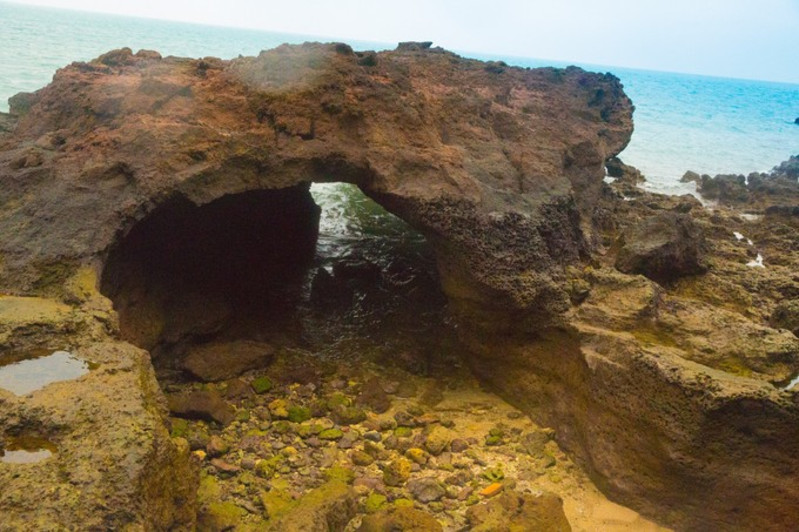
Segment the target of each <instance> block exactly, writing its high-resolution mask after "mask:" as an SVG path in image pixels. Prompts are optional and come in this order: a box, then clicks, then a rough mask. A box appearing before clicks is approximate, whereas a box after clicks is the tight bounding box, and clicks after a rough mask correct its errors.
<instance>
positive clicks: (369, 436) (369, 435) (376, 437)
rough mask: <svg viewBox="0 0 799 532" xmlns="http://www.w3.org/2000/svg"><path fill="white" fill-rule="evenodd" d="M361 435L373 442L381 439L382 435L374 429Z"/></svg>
mask: <svg viewBox="0 0 799 532" xmlns="http://www.w3.org/2000/svg"><path fill="white" fill-rule="evenodd" d="M363 437H364V439H367V440H369V441H373V442H379V441H381V440H382V439H383V436H382V435H381V434H380V433H379V432H377V431H374V430H372V431H369V432H367V433H366V434H364V435H363Z"/></svg>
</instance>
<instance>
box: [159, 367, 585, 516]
mask: <svg viewBox="0 0 799 532" xmlns="http://www.w3.org/2000/svg"><path fill="white" fill-rule="evenodd" d="M314 362H315V361H314V360H313V358H312V356H309V357H308V360H306V361H305V364H304V366H303V367H302V369H301V370H299V369H298V366H296V365H294V364H283V365H282V367H281V360H279V359H278V360H277V361H276V362H275V363H274V364H273V366H272V367H270V368H269V369H268V370H266V371H261V372H251V373H250V374H247V375H245V376H243V377H241V378H235V379H232V380H228V381H224V382H220V383H215V384H210V383H209V384H200V383H189V384H173V385H169V386H168V397H169V398H170V405H171V408H172V410H173V415H176V416H177V415H179V416H181V417H173V418H172V419H171V425H172V435H173V437H175V438H185V439H186V440H187V441H188V443H189V445H190V447H191V449H192V450H193V455H194V457H195V458H196V460H197V461H198V462H199V463H200V464H201V467H202V472H201V483H200V489H199V501H198V502H199V507H200V516H199V522H200V525H201V526H204V527H206V528H207V529H210V530H224V529H227V528H228V527H230V526H237V527H245V528H244V529H246V527H253V528H258V527H264V526H267V525H269V526H272V527H276V528H283V529H291V526H294V525H292V523H294V522H295V520H296V519H300V518H301V519H307V518H308V512H309V511H310V510H309V508H322V509H321V510H319V512H318V515H317V516H316V517H315V519H316V520H322V521H325V520H326V519H329V518H330V516H329V511H332V509H334V508H335V509H336V510H335V511H336V512H341V511H343V512H344V513H345V514H346V515H347V519H345V520H344V522H345V523H347V522H350V525H349V526H350V529H353V530H354V529H358V530H378V529H379V530H382V529H383V528H374V527H375V526H382V525H378V524H379V523H388V522H391V523H394V522H406V521H407V520H409V519H410V521H411V522H415V523H417V525H418V524H419V523H425V522H427V523H428V525H427V526H425V527H423V529H426V530H434V529H435V527H433V528H429V526H433V525H432V523H435V524H436V525H437V526H438V529H441V527H442V525H443V526H444V528H445V529H453V528H460V527H463V526H465V525H467V524H468V523H470V522H471V521H470V519H473V520H479V519H481V518H480V515H482V514H481V513H480V512H477V513H476V514H475V513H474V512H472V513H471V514H470V513H469V512H468V511H467V510H468V509H469V508H470V507H472V506H474V505H476V504H478V503H480V502H482V501H484V500H487V499H492V498H493V497H495V496H497V495H500V494H501V493H511V494H513V495H512V497H530V498H532V499H535V498H536V497H537V496H538V495H540V493H541V491H542V489H541V486H540V485H539V484H540V482H539V481H538V480H539V478H544V479H546V481H547V482H555V483H557V482H560V481H561V478H562V477H563V476H564V475H568V473H564V471H572V465H571V464H570V463H569V462H568V459H567V458H566V457H565V455H563V453H562V452H561V451H560V450H559V449H558V448H557V445H556V444H555V442H554V441H552V439H551V438H552V436H553V434H552V431H551V430H542V429H539V428H537V427H536V426H534V425H533V424H532V423H531V422H530V421H529V420H528V419H527V418H526V417H524V416H522V415H521V413H520V412H518V411H516V410H515V409H513V408H512V407H510V406H509V405H507V404H506V403H504V402H501V401H500V400H498V399H497V398H496V397H495V396H490V395H488V394H485V393H484V392H480V391H479V389H478V387H477V385H476V384H475V383H474V381H471V380H469V379H466V380H457V381H455V380H453V381H451V382H449V383H448V382H445V381H443V380H441V379H431V378H425V377H420V376H416V375H412V374H410V373H405V372H402V371H401V370H396V371H392V372H389V373H387V372H386V371H385V369H381V368H379V367H378V366H376V365H375V366H367V367H366V368H360V369H359V370H357V371H355V370H352V369H350V368H347V367H344V366H342V365H336V364H329V363H320V364H315V363H314ZM381 371H382V373H380V372H381ZM464 382H465V383H467V384H464ZM448 386H450V387H451V388H450V389H448V388H447V387H448ZM445 396H446V397H449V396H453V398H447V399H445ZM186 397H190V400H189V401H186V403H189V402H190V403H191V404H192V405H193V410H191V411H188V410H185V409H182V405H183V404H184V402H182V399H181V398H186ZM187 418H189V419H187ZM515 490H518V492H517V491H515ZM309 497H310V499H309ZM555 499H557V497H555ZM514 500H515V499H514ZM336 501H338V503H336ZM339 503H340V504H339ZM558 503H559V499H558ZM320 505H321V506H320ZM511 506H513V505H512V504H511ZM299 508H301V509H302V511H300V512H293V510H295V509H299ZM555 508H556V509H557V510H558V511H559V512H560V514H561V516H562V519H561V520H560V521H563V522H565V523H567V524H566V526H567V527H568V522H567V521H566V518H565V516H563V515H562V509H561V508H560V506H559V504H558V505H555ZM550 510H551V509H550ZM311 513H313V512H311ZM483 513H485V512H483ZM472 514H474V515H472ZM470 515H471V516H472V517H470ZM492 515H493V513H492ZM367 516H368V517H367ZM560 521H559V522H560ZM325 522H326V521H325ZM476 522H477V521H475V522H474V523H476ZM474 523H473V524H474ZM278 524H279V525H278ZM295 524H296V523H295ZM296 526H299V525H296ZM358 526H360V527H361V528H357V527H358ZM238 529H240V528H237V530H238ZM566 529H568V528H566Z"/></svg>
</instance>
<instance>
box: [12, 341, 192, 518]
mask: <svg viewBox="0 0 799 532" xmlns="http://www.w3.org/2000/svg"><path fill="white" fill-rule="evenodd" d="M56 338H57V337H56ZM75 354H76V355H77V356H79V357H81V358H83V359H84V360H88V361H91V362H92V363H94V364H96V365H97V368H96V369H93V370H92V371H90V372H89V374H88V375H85V376H84V377H82V378H81V379H80V380H78V381H64V382H57V383H53V384H50V385H49V386H47V387H45V388H43V389H40V390H38V391H35V392H32V393H31V394H29V395H27V396H24V397H16V396H14V395H13V394H10V393H8V392H5V391H4V390H0V439H3V438H4V437H12V436H13V437H17V438H23V439H24V438H40V439H45V440H47V441H49V442H51V443H52V445H53V446H54V453H53V456H52V457H50V458H47V459H45V460H43V461H41V462H38V463H34V464H29V465H22V466H20V465H15V464H6V463H2V462H1V461H0V483H2V486H3V488H2V490H0V515H2V520H1V521H2V522H0V529H3V530H54V529H55V528H66V529H69V528H74V529H108V528H112V529H125V528H128V527H134V528H140V529H161V530H163V529H167V528H173V529H177V530H190V529H192V528H193V524H194V521H195V510H196V505H195V501H194V499H195V493H196V475H197V472H196V469H195V468H196V466H195V465H193V464H192V463H191V462H190V460H189V455H188V445H187V444H185V441H184V442H183V443H182V444H181V443H177V444H176V441H175V440H172V439H170V438H169V434H168V432H167V431H166V429H165V426H164V418H165V416H166V409H165V407H164V406H165V405H164V401H163V396H162V395H161V393H160V390H159V388H158V384H157V383H156V380H155V375H154V374H153V370H152V367H151V366H150V362H149V357H148V356H147V353H146V352H144V351H142V350H140V349H138V348H135V347H133V346H131V345H129V344H124V343H119V342H113V341H107V342H98V343H93V344H92V345H91V346H87V347H85V348H79V349H77V350H76V351H75ZM55 524H57V525H58V526H57V527H54V525H55Z"/></svg>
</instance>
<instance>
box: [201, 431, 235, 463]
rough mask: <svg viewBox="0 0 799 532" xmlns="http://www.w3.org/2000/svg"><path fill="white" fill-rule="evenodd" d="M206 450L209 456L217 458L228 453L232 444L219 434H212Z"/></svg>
mask: <svg viewBox="0 0 799 532" xmlns="http://www.w3.org/2000/svg"><path fill="white" fill-rule="evenodd" d="M205 450H206V451H207V452H208V456H210V457H211V458H216V457H218V456H222V455H224V454H227V452H228V451H229V450H230V445H228V443H227V442H226V441H225V440H223V439H222V438H220V437H219V436H211V438H210V439H209V440H208V445H206V447H205Z"/></svg>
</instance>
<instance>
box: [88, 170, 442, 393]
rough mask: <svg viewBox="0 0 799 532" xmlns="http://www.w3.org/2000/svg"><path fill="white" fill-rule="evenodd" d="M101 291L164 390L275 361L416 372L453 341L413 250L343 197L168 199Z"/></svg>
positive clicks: (370, 209)
mask: <svg viewBox="0 0 799 532" xmlns="http://www.w3.org/2000/svg"><path fill="white" fill-rule="evenodd" d="M314 196H315V197H316V201H314ZM317 201H318V202H319V204H321V206H322V208H320V206H319V205H317ZM320 213H321V214H322V216H321V226H320ZM320 227H321V229H320ZM101 289H102V291H103V293H104V294H105V295H107V296H108V297H110V298H111V299H112V301H113V302H114V306H115V308H116V310H117V312H118V313H119V318H120V327H121V331H122V335H123V337H124V338H125V339H126V340H128V341H130V342H132V343H134V344H136V345H139V346H141V347H143V348H145V349H147V350H148V351H150V352H151V354H152V356H153V361H154V364H155V366H156V369H157V370H158V372H159V375H160V377H161V378H167V379H168V380H170V381H175V380H180V379H184V378H186V377H188V378H192V379H200V380H204V381H219V380H225V379H230V378H233V377H235V376H237V375H240V374H242V373H244V372H246V371H248V370H253V369H258V368H263V367H265V366H267V365H268V364H269V363H270V362H271V361H272V360H273V359H274V358H275V356H276V354H278V353H279V352H280V351H281V350H283V349H292V350H300V351H303V352H306V353H308V354H312V355H320V356H328V357H332V358H341V357H351V356H352V357H360V356H371V357H372V358H373V359H374V358H380V357H389V358H392V359H394V361H399V362H400V363H401V364H404V365H406V366H412V369H415V370H417V371H425V370H426V369H427V368H426V366H427V365H428V363H429V360H430V358H431V356H433V355H434V354H435V353H437V352H438V351H440V345H441V341H442V339H444V341H446V338H449V337H454V335H451V334H450V333H451V332H452V331H451V327H449V325H448V324H447V321H446V311H445V307H446V299H445V298H444V296H443V294H442V293H441V289H440V286H439V282H438V277H437V273H436V269H435V261H434V258H433V254H432V252H431V250H430V249H429V247H428V246H427V244H426V242H425V240H424V238H423V237H422V236H421V235H419V234H418V233H416V232H414V231H413V230H412V229H410V228H409V227H408V226H407V225H406V224H405V223H404V222H402V221H401V220H399V219H398V218H396V217H393V216H392V215H389V214H388V213H386V212H385V211H384V210H383V209H382V208H380V207H379V206H378V205H377V204H376V203H374V202H372V201H371V200H369V199H368V198H366V197H365V196H364V195H363V193H361V192H360V190H358V189H357V188H356V187H353V186H351V185H344V184H325V185H315V186H314V195H312V194H311V191H310V190H309V187H308V186H307V185H306V186H299V187H294V188H289V189H281V190H261V191H251V192H246V193H241V194H235V195H228V196H224V197H222V198H220V199H218V200H215V201H213V202H211V203H209V204H207V205H203V206H196V205H194V204H193V203H191V202H189V201H188V200H186V199H182V198H179V199H175V200H172V201H170V202H168V203H166V204H164V205H162V206H161V207H159V208H158V209H156V210H155V211H154V212H153V213H152V214H150V215H149V216H148V217H147V218H145V219H144V220H142V221H141V222H139V223H138V224H136V225H135V226H134V227H133V228H132V229H131V230H130V231H129V232H128V234H127V235H126V236H124V237H123V238H122V239H121V240H120V241H119V242H118V244H117V245H116V246H115V247H114V248H113V249H112V250H111V251H110V253H109V256H108V258H107V261H106V267H105V270H104V272H103V277H102V286H101ZM430 333H432V334H430Z"/></svg>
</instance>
